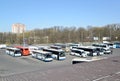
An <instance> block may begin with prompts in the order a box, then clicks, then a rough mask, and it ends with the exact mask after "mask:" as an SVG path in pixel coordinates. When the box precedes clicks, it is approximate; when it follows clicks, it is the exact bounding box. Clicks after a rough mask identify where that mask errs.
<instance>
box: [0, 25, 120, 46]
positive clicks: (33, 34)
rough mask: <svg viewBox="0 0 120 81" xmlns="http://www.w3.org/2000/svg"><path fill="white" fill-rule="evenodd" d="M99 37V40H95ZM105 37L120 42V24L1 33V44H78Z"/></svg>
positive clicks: (55, 27)
mask: <svg viewBox="0 0 120 81" xmlns="http://www.w3.org/2000/svg"><path fill="white" fill-rule="evenodd" d="M94 37H97V38H98V39H97V40H94ZM103 37H109V38H110V39H109V41H120V24H109V25H106V26H101V27H97V26H88V27H63V26H54V27H50V28H44V29H34V30H31V31H26V32H24V33H21V34H15V33H11V32H0V43H1V44H23V42H25V43H27V44H44V43H78V42H94V41H97V42H102V41H103V39H102V38H103Z"/></svg>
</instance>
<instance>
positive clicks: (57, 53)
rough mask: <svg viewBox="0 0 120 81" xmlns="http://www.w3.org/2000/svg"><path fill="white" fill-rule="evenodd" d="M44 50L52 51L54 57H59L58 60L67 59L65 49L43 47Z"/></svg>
mask: <svg viewBox="0 0 120 81" xmlns="http://www.w3.org/2000/svg"><path fill="white" fill-rule="evenodd" d="M43 51H48V52H51V53H52V57H53V58H54V59H57V60H65V59H66V56H65V51H63V50H56V49H51V48H48V49H47V48H45V49H43Z"/></svg>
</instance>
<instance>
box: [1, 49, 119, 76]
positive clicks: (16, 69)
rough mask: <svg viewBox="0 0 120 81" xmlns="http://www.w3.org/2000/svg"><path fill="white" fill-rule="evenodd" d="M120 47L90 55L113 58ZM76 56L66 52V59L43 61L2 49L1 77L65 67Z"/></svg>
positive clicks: (69, 64) (117, 53)
mask: <svg viewBox="0 0 120 81" xmlns="http://www.w3.org/2000/svg"><path fill="white" fill-rule="evenodd" d="M119 53H120V49H113V54H109V55H103V56H96V57H88V59H92V58H108V59H109V58H111V57H117V56H120V54H119ZM73 58H76V56H71V55H69V53H68V54H66V60H63V61H58V60H53V61H52V62H43V61H41V60H38V59H35V58H32V56H22V57H12V56H9V55H7V54H6V53H5V50H0V77H5V76H9V75H14V74H20V73H27V72H32V71H33V72H34V71H41V72H44V71H47V70H54V69H56V68H64V67H68V66H70V67H71V66H72V64H71V61H72V59H73Z"/></svg>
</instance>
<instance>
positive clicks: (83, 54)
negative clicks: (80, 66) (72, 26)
mask: <svg viewBox="0 0 120 81" xmlns="http://www.w3.org/2000/svg"><path fill="white" fill-rule="evenodd" d="M70 55H75V56H80V57H87V53H86V52H85V51H84V50H81V49H71V52H70Z"/></svg>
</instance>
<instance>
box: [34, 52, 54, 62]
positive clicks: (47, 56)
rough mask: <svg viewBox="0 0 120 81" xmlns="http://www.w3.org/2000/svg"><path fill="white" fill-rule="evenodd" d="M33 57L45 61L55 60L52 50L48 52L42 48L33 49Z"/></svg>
mask: <svg viewBox="0 0 120 81" xmlns="http://www.w3.org/2000/svg"><path fill="white" fill-rule="evenodd" d="M32 57H34V58H37V59H40V60H42V61H45V62H50V61H52V60H53V58H52V53H51V52H46V51H42V50H33V51H32Z"/></svg>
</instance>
